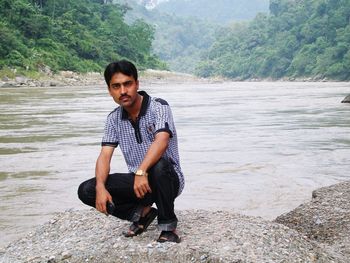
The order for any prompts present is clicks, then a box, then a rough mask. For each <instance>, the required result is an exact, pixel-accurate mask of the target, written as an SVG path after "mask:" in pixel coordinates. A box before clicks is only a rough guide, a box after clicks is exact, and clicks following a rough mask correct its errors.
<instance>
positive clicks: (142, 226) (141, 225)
mask: <svg viewBox="0 0 350 263" xmlns="http://www.w3.org/2000/svg"><path fill="white" fill-rule="evenodd" d="M157 215H158V210H157V209H155V208H154V207H152V208H151V210H150V211H149V212H148V214H147V215H145V216H144V217H141V218H140V220H139V221H138V222H134V223H132V224H131V226H130V227H129V230H128V231H127V232H126V231H124V232H123V235H124V236H125V237H133V236H137V235H140V234H142V233H143V232H145V231H146V230H147V228H148V226H149V225H150V224H151V223H152V222H153V220H154V219H155V218H156V217H157Z"/></svg>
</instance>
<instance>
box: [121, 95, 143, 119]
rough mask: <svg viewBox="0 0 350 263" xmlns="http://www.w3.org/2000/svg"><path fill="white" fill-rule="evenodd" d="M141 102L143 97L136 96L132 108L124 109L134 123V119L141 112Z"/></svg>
mask: <svg viewBox="0 0 350 263" xmlns="http://www.w3.org/2000/svg"><path fill="white" fill-rule="evenodd" d="M142 100H143V96H141V95H140V94H138V95H137V99H136V102H135V104H134V105H132V107H130V108H125V110H126V111H127V113H128V116H129V119H131V120H133V121H136V119H137V117H138V116H139V113H140V111H141V107H142Z"/></svg>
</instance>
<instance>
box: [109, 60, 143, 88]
mask: <svg viewBox="0 0 350 263" xmlns="http://www.w3.org/2000/svg"><path fill="white" fill-rule="evenodd" d="M115 73H122V74H124V75H127V76H129V77H133V78H134V79H135V80H137V77H138V76H137V69H136V67H135V65H134V64H133V63H131V62H130V61H127V60H125V59H122V60H119V61H115V62H112V63H110V64H109V65H108V66H107V67H106V69H105V72H104V76H105V81H106V83H107V86H108V87H109V83H110V82H111V79H112V77H113V75H114V74H115Z"/></svg>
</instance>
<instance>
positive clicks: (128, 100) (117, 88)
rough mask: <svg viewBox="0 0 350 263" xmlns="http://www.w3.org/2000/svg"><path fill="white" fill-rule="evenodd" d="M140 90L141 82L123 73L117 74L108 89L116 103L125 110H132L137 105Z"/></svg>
mask: <svg viewBox="0 0 350 263" xmlns="http://www.w3.org/2000/svg"><path fill="white" fill-rule="evenodd" d="M138 89H139V82H138V81H136V80H135V79H134V77H132V76H127V75H124V74H123V73H115V74H114V75H113V76H112V79H111V81H110V84H109V87H108V91H109V94H110V95H111V96H112V97H113V99H114V101H115V102H116V103H118V104H119V105H120V106H122V107H124V108H131V107H132V106H133V105H134V104H135V102H136V99H137V96H138V93H137V91H138Z"/></svg>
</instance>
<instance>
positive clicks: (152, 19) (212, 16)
mask: <svg viewBox="0 0 350 263" xmlns="http://www.w3.org/2000/svg"><path fill="white" fill-rule="evenodd" d="M232 2H235V3H236V1H228V0H218V1H216V2H215V3H216V9H214V8H213V7H212V5H211V4H210V3H213V1H207V0H203V1H202V6H200V1H199V0H194V1H187V0H186V1H185V0H171V1H168V2H162V3H160V4H159V5H158V6H157V7H156V8H154V9H153V10H147V9H146V8H145V7H144V6H141V5H139V4H138V3H139V1H136V0H130V1H125V0H70V1H65V0H0V70H1V69H4V68H17V69H22V70H26V71H31V70H32V71H40V70H42V69H43V68H49V69H50V70H51V71H53V72H57V71H59V70H72V71H77V72H89V71H101V70H102V69H103V68H104V66H105V65H106V64H108V63H109V62H110V61H113V60H116V59H120V58H127V59H129V60H132V61H133V62H135V63H136V64H137V65H138V67H140V68H141V69H146V68H153V69H170V70H174V71H180V72H186V73H195V74H196V75H198V76H201V77H218V76H219V77H224V78H229V79H235V80H245V79H282V78H285V79H289V80H293V79H302V78H303V79H304V78H310V79H313V80H324V79H332V80H349V79H350V51H349V46H350V1H348V0H270V2H269V5H267V6H268V7H267V6H266V0H251V1H245V2H244V3H245V4H242V3H243V2H242V1H241V2H240V1H238V2H237V3H236V4H235V5H233V6H232ZM239 3H240V4H239ZM258 3H260V5H259V4H258ZM264 5H265V6H266V8H268V9H267V10H266V12H260V11H261V10H264ZM225 9H226V10H231V11H229V12H226V13H225ZM169 10H170V11H169ZM171 10H173V13H171ZM193 10H197V11H198V12H194V11H193ZM239 10H240V11H239ZM244 10H250V11H249V12H248V11H246V12H245V11H244ZM238 11H239V12H238ZM218 12H219V13H220V12H221V14H222V16H221V17H220V16H219V15H218ZM228 14H230V15H231V16H229V15H228ZM243 14H245V15H246V16H245V17H243ZM253 14H254V15H253ZM249 17H250V18H249Z"/></svg>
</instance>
